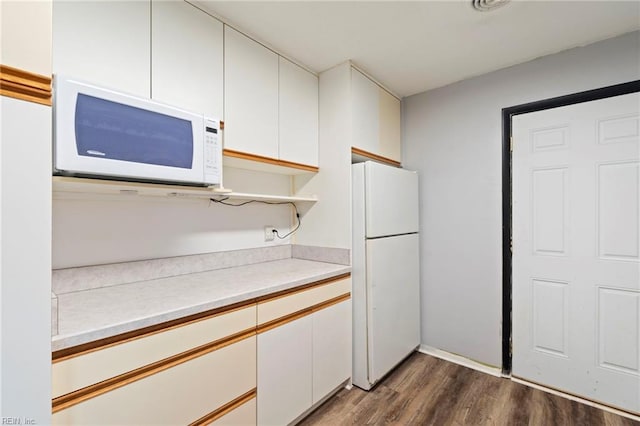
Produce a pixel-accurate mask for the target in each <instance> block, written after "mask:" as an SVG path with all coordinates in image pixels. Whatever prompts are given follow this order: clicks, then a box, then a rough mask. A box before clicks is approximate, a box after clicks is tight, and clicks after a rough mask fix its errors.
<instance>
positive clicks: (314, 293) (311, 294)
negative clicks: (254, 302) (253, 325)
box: [258, 278, 351, 325]
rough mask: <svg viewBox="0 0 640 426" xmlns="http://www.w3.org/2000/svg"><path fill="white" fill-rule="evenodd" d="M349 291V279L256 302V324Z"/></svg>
mask: <svg viewBox="0 0 640 426" xmlns="http://www.w3.org/2000/svg"><path fill="white" fill-rule="evenodd" d="M350 292H351V279H350V278H346V279H344V280H340V281H336V282H333V283H330V284H324V285H320V286H318V287H312V288H310V289H308V290H303V291H300V292H298V293H292V294H291V295H286V296H283V297H279V298H276V299H271V300H265V301H264V302H259V303H258V325H260V324H264V323H267V322H269V321H273V320H275V319H278V318H281V317H284V316H286V315H289V314H292V313H294V312H298V311H301V310H303V309H307V308H310V307H312V306H314V305H317V304H319V303H322V302H324V301H327V300H329V299H333V298H335V297H338V296H342V295H343V294H346V293H350Z"/></svg>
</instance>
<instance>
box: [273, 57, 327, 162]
mask: <svg viewBox="0 0 640 426" xmlns="http://www.w3.org/2000/svg"><path fill="white" fill-rule="evenodd" d="M279 92H280V102H279V123H280V138H279V142H280V145H279V148H280V156H279V158H280V159H281V160H286V161H291V162H294V163H301V164H307V165H311V166H317V165H318V77H317V76H316V75H314V74H312V73H310V72H308V71H306V70H304V69H302V68H301V67H299V66H298V65H296V64H294V63H292V62H291V61H288V60H286V59H285V58H282V57H280V90H279Z"/></svg>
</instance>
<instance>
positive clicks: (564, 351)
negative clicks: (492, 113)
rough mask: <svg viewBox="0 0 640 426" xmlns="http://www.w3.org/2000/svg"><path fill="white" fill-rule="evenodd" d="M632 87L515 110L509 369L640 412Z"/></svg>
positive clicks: (637, 176)
mask: <svg viewBox="0 0 640 426" xmlns="http://www.w3.org/2000/svg"><path fill="white" fill-rule="evenodd" d="M639 105H640V95H638V94H637V93H635V94H629V95H623V96H617V97H613V98H607V99H602V100H598V101H593V102H586V103H582V104H576V105H570V106H566V107H561V108H554V109H549V110H544V111H538V112H534V113H529V114H523V115H519V116H515V117H514V118H513V147H514V148H513V272H512V273H513V374H514V375H515V376H518V377H521V378H524V379H527V380H530V381H533V382H537V383H541V384H544V385H546V386H549V387H553V388H558V389H562V390H564V391H566V392H569V393H573V394H577V395H580V396H582V397H585V398H588V399H592V400H597V401H600V402H603V403H605V404H608V405H612V406H616V407H618V408H622V409H624V410H627V411H631V412H640V374H639V370H640V185H639V181H640V172H639V170H640V166H639V164H640V161H639V160H640V155H639V152H640V139H639V133H640V132H639V131H638V124H639V120H638V117H639V109H640V108H639Z"/></svg>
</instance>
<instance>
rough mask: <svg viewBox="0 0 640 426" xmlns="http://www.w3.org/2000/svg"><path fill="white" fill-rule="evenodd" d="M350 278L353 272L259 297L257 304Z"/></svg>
mask: <svg viewBox="0 0 640 426" xmlns="http://www.w3.org/2000/svg"><path fill="white" fill-rule="evenodd" d="M350 276H351V272H346V273H344V274H341V275H336V276H335V277H331V278H325V279H324V280H320V281H315V282H312V283H309V284H305V285H301V286H299V287H295V288H290V289H288V290H282V291H278V292H276V293H271V294H269V295H266V296H262V297H259V298H258V299H257V302H258V304H260V303H266V302H270V301H272V300H275V299H281V298H283V297H287V296H290V295H292V294H296V293H301V292H303V291H306V290H309V289H311V288H314V287H320V286H323V285H327V284H332V283H334V282H336V281H342V280H344V279H346V278H349V277H350Z"/></svg>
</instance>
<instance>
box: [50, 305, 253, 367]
mask: <svg viewBox="0 0 640 426" xmlns="http://www.w3.org/2000/svg"><path fill="white" fill-rule="evenodd" d="M255 303H256V301H255V299H250V300H246V301H244V302H239V303H235V304H233V305H228V306H224V307H221V308H215V309H210V310H208V311H204V312H200V313H198V314H193V315H189V316H187V317H183V318H178V319H175V320H171V321H166V322H162V323H160V324H156V325H151V326H148V327H144V328H140V329H138V330H132V331H128V332H126V333H121V334H117V335H115V336H111V337H105V338H104V339H99V340H94V341H92V342H88V343H84V344H81V345H78V346H73V347H70V348H65V349H60V350H58V351H55V352H53V353H52V354H51V358H52V361H53V363H54V364H55V363H57V362H61V361H64V360H67V359H70V358H74V357H77V356H81V355H85V354H87V353H89V352H94V351H98V350H102V349H106V348H109V347H111V346H115V345H119V344H122V343H127V342H130V341H132V340H137V339H141V338H144V337H148V336H151V335H154V334H157V333H162V332H165V331H169V330H172V329H174V328H178V327H183V326H186V325H189V324H193V323H195V322H199V321H204V320H208V319H210V318H213V317H216V316H219V315H224V314H228V313H231V312H234V311H238V310H240V309H244V308H247V307H249V306H251V305H254V304H255Z"/></svg>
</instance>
